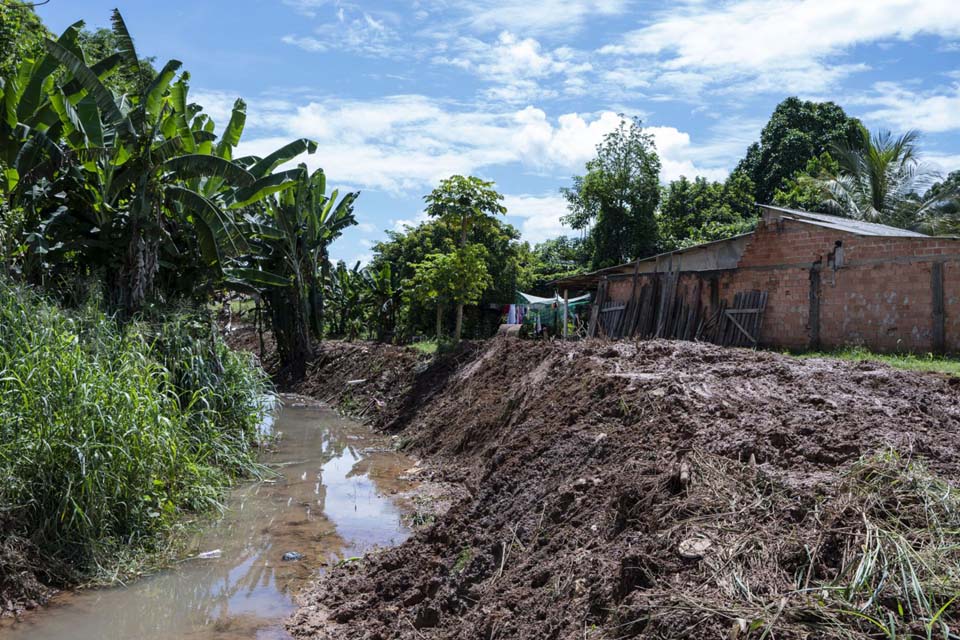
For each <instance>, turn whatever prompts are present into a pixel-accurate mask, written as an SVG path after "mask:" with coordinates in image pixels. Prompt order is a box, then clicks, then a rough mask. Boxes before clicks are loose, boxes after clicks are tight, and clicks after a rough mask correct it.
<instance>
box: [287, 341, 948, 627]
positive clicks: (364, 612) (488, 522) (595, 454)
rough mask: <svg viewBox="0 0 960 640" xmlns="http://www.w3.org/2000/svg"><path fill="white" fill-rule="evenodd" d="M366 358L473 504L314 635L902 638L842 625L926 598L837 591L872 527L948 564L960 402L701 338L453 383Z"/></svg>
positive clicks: (368, 575)
mask: <svg viewBox="0 0 960 640" xmlns="http://www.w3.org/2000/svg"><path fill="white" fill-rule="evenodd" d="M334 348H335V349H337V350H343V349H344V347H334ZM356 348H362V349H367V350H369V351H366V352H365V353H368V354H371V357H374V358H376V357H378V356H376V355H375V354H376V353H377V352H376V351H373V350H374V349H377V350H379V349H385V350H386V352H389V354H388V357H387V358H386V362H387V363H388V364H387V365H386V369H384V370H385V371H388V370H391V369H390V368H391V367H395V369H396V374H390V377H389V378H385V381H384V382H382V383H376V384H382V388H383V389H390V390H391V391H390V394H391V395H389V397H387V398H386V399H383V396H382V395H381V396H377V395H375V394H373V395H371V396H370V397H371V398H375V399H376V398H381V400H382V404H381V403H380V402H375V403H374V404H376V406H377V407H378V408H379V410H380V414H379V415H380V416H381V417H380V418H377V421H378V423H379V424H381V426H385V427H390V428H393V429H394V430H395V431H397V433H398V434H399V436H400V438H402V441H403V442H404V443H405V447H406V448H407V449H408V450H411V451H413V452H416V453H417V454H419V455H422V456H425V457H426V459H427V460H428V461H432V462H434V463H436V464H438V465H439V468H440V469H441V470H442V471H441V472H440V473H441V474H443V475H445V476H447V477H448V478H450V479H456V480H460V481H461V482H463V483H464V485H465V486H466V488H467V492H466V493H465V495H464V497H463V498H462V499H461V500H459V501H458V502H457V503H456V504H454V505H453V507H452V508H451V509H450V510H449V511H447V512H446V513H445V514H444V515H442V516H439V517H438V518H437V520H436V521H435V522H433V523H431V524H428V525H427V526H425V527H422V528H421V529H420V530H419V531H418V532H416V533H415V535H414V536H413V537H411V538H410V539H409V540H407V541H406V542H405V543H404V544H402V545H401V546H399V547H396V548H394V549H390V550H387V551H385V552H382V553H379V554H376V555H373V556H370V557H368V558H366V559H365V560H364V561H362V562H359V563H353V564H351V565H350V566H345V567H342V568H338V569H336V570H334V571H332V572H331V573H330V574H328V575H327V576H326V577H325V578H324V579H323V580H322V581H321V582H320V583H318V585H317V586H316V588H315V589H313V590H312V591H311V592H308V593H306V594H304V595H303V596H302V597H301V603H302V607H301V609H300V611H299V612H298V613H297V614H296V615H295V616H294V618H293V619H292V620H291V622H290V623H289V625H288V628H289V630H290V631H291V632H292V633H293V634H294V635H296V636H298V637H304V638H358V639H359V638H365V639H367V640H374V639H386V638H410V639H414V638H489V639H492V638H530V639H533V638H537V639H543V638H574V637H576V638H626V637H650V638H677V637H689V638H699V637H735V638H752V637H757V638H759V637H761V635H763V634H764V632H765V631H766V632H767V635H766V637H776V638H803V637H841V636H842V637H863V638H869V637H881V636H878V634H879V633H880V632H879V631H878V628H877V627H876V626H875V625H873V624H872V623H871V622H870V621H867V620H866V619H865V618H864V614H862V613H859V612H855V613H854V614H852V615H847V614H845V613H843V611H844V609H843V606H849V607H862V608H861V609H860V611H867V610H868V607H886V608H887V609H891V610H893V611H896V607H898V606H899V607H901V608H902V607H904V603H906V604H907V606H912V605H910V595H909V594H904V593H900V592H898V591H897V589H898V588H899V587H897V584H895V583H896V581H895V580H893V579H890V580H887V579H886V578H882V579H880V580H879V583H875V582H870V583H869V584H866V585H865V586H866V590H865V592H864V595H863V596H862V598H861V596H860V595H858V592H856V588H860V587H864V585H863V584H859V583H858V584H854V585H852V586H851V585H848V586H849V587H850V588H849V589H847V590H846V591H843V597H844V598H846V600H842V601H841V600H837V602H836V603H834V599H835V596H834V593H837V592H835V591H833V589H839V588H840V587H839V586H837V585H842V584H844V581H845V580H847V577H848V574H849V572H850V570H851V567H853V568H856V567H857V566H861V565H862V562H861V565H858V564H857V561H858V558H860V556H859V555H858V554H859V553H861V551H862V550H863V549H864V542H865V539H866V540H868V541H869V539H868V538H865V536H866V537H869V536H870V535H871V531H873V532H874V534H873V535H876V531H887V529H891V528H892V529H891V531H892V530H893V529H896V528H897V527H900V529H896V531H893V533H890V535H891V536H900V538H898V539H901V538H902V539H904V540H909V541H910V544H914V547H915V550H916V553H918V554H921V553H927V551H928V550H929V547H930V544H928V543H927V542H925V541H924V540H925V538H924V539H923V540H921V539H920V538H922V537H923V536H922V535H921V536H920V538H918V535H917V534H918V532H920V533H921V534H922V532H923V531H926V529H925V527H926V526H927V524H928V523H929V522H928V519H929V517H930V514H931V513H932V511H931V508H932V507H930V505H929V504H927V505H924V504H923V503H924V495H926V494H923V491H925V490H926V489H925V487H931V486H935V487H937V490H938V491H940V492H941V493H942V492H943V491H949V487H947V488H946V489H944V487H943V486H941V485H939V484H936V483H938V482H939V480H936V479H935V477H934V476H936V475H939V476H940V477H945V478H949V477H956V472H957V471H958V470H960V448H958V446H960V403H958V400H960V385H958V384H957V380H956V379H949V378H946V377H941V376H937V375H930V374H915V373H909V372H902V371H896V370H893V369H890V368H888V367H886V366H883V365H878V364H872V363H859V364H858V363H846V362H840V361H834V360H827V359H823V360H820V359H811V360H798V359H794V358H791V357H788V356H781V355H778V354H770V353H755V352H751V351H746V350H732V349H721V348H717V347H713V346H709V345H698V344H693V343H683V342H646V343H618V344H614V345H610V344H604V343H591V342H587V343H579V344H561V343H552V344H544V343H531V342H518V341H505V340H496V341H492V342H490V343H489V344H488V346H486V347H485V348H482V349H480V348H476V347H469V348H465V350H464V351H463V352H462V353H460V354H458V356H457V357H455V358H453V359H451V360H448V361H446V363H445V364H444V365H442V366H436V368H431V367H428V366H426V365H425V364H424V363H422V362H420V361H419V360H416V359H413V358H411V357H410V356H409V355H397V353H398V352H397V351H396V350H394V349H389V348H384V347H371V346H370V345H357V346H356ZM358 360H359V358H358V357H356V354H353V357H351V356H350V354H348V353H343V354H342V355H340V356H338V360H334V359H332V358H330V359H327V360H325V361H321V362H326V364H321V365H320V366H321V367H333V368H334V369H335V368H336V364H335V363H336V362H338V361H339V362H342V363H344V365H345V367H344V368H345V370H346V371H347V372H348V373H347V375H341V376H340V380H343V379H344V378H347V377H349V376H353V375H358V374H357V373H356V372H355V370H354V369H352V368H349V369H348V368H346V365H347V363H349V366H350V367H354V366H357V365H356V363H357V362H358ZM403 367H407V368H408V369H409V368H410V367H412V370H408V371H406V372H404V371H402V368H403ZM375 368H376V367H372V368H371V367H369V366H368V369H367V370H368V371H372V370H374V369H375ZM332 375H336V374H332ZM359 377H363V376H360V375H358V378H359ZM388 379H389V380H391V381H392V382H386V380H388ZM318 384H319V383H318ZM364 384H371V383H364ZM356 386H357V387H358V388H364V387H362V386H360V385H359V383H358V384H357V385H356ZM376 388H378V389H379V388H381V387H376ZM424 389H428V391H426V392H425V391H424ZM327 390H329V389H327ZM327 390H321V391H327ZM401 391H402V392H401ZM321 395H322V394H321ZM411 398H413V401H411ZM325 399H327V398H325ZM334 400H336V398H334ZM390 411H395V412H398V413H394V414H393V415H392V416H391V415H390V414H389V412H390ZM894 451H895V452H896V453H893V452H894ZM914 461H922V464H923V465H928V466H929V468H930V469H931V470H932V471H931V473H932V474H934V475H928V474H927V472H926V470H925V467H924V466H919V465H915V463H914ZM950 499H951V500H952V498H950ZM950 504H952V503H950ZM891 513H895V514H899V515H897V516H896V517H895V518H893V519H892V520H891V519H889V518H887V516H889V514H891ZM938 513H939V512H938ZM885 518H887V519H885ZM890 522H892V523H893V524H889V526H887V523H890ZM871 527H872V528H871ZM884 527H887V528H886V529H885V528H884ZM901 529H902V530H901ZM953 535H954V536H955V535H956V534H953ZM954 541H956V540H954ZM924 545H926V546H924ZM878 548H879V547H878ZM860 560H861V561H862V558H860ZM944 560H945V559H944ZM954 560H956V558H955V557H952V558H950V561H951V562H953V561H954ZM891 562H893V561H891ZM891 566H892V565H891ZM935 568H936V567H934V569H935ZM934 573H935V571H934ZM871 575H872V574H871ZM921 578H923V579H926V578H929V581H928V582H929V584H928V583H927V582H924V585H925V586H924V588H929V589H930V591H929V594H930V595H929V600H930V601H931V602H937V603H938V604H942V601H941V599H940V593H941V592H940V591H938V590H937V589H938V587H934V586H930V585H932V584H933V583H935V582H936V583H937V584H940V582H937V580H939V578H937V577H936V576H933V577H930V576H926V577H923V576H921ZM921 578H918V580H920V579H921ZM868 582H869V581H868ZM947 582H949V580H948V581H947ZM941 586H943V585H941ZM946 586H947V587H948V588H952V586H954V585H952V584H947V585H946ZM891 590H892V591H891ZM901 590H902V589H901ZM871 594H872V595H871ZM836 598H840V596H836ZM857 598H861V599H859V600H858V599H857ZM898 598H899V599H898ZM853 600H856V602H853V603H851V602H849V601H853ZM884 610H886V609H884ZM870 611H871V612H872V611H873V610H872V609H870ZM911 611H913V609H911ZM898 615H899V617H900V618H902V619H903V622H902V624H901V626H900V627H899V628H898V632H899V635H902V636H908V635H910V634H912V633H913V632H917V633H920V632H921V631H922V630H923V625H922V624H920V623H919V622H917V619H919V618H921V617H922V616H919V614H918V615H916V616H914V618H916V619H914V618H911V617H910V615H908V614H906V613H902V614H898ZM952 618H953V614H952V612H950V611H947V612H946V613H945V614H944V615H943V616H942V617H941V618H940V619H939V622H938V624H939V623H941V622H943V621H945V620H949V619H952ZM888 624H893V623H892V622H890V623H888ZM898 624H900V623H899V622H898ZM899 635H898V637H899Z"/></svg>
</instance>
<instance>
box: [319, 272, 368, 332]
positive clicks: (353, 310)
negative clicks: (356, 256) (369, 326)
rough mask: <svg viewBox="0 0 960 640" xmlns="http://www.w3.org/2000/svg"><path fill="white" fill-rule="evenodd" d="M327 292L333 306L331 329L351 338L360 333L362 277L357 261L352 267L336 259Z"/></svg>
mask: <svg viewBox="0 0 960 640" xmlns="http://www.w3.org/2000/svg"><path fill="white" fill-rule="evenodd" d="M327 292H328V295H329V296H330V302H331V306H332V307H333V318H332V320H333V330H334V333H335V334H336V335H339V336H341V337H344V338H347V339H349V340H352V339H354V338H357V337H358V336H359V335H360V332H361V330H362V329H363V320H364V315H365V314H364V305H363V302H364V295H363V294H364V277H363V271H362V270H361V269H360V263H359V262H357V263H356V264H354V265H353V267H352V268H349V267H347V265H346V264H345V263H344V262H343V261H342V260H340V261H338V262H337V264H336V266H335V267H334V268H333V270H332V271H331V272H330V277H329V280H328V282H327Z"/></svg>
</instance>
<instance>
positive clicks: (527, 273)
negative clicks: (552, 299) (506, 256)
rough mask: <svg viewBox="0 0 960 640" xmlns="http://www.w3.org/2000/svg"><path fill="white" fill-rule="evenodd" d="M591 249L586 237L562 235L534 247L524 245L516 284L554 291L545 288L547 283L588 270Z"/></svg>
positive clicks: (521, 287) (543, 291) (534, 290)
mask: <svg viewBox="0 0 960 640" xmlns="http://www.w3.org/2000/svg"><path fill="white" fill-rule="evenodd" d="M592 253H593V251H592V249H591V246H590V242H589V240H588V239H587V238H571V237H569V236H560V237H558V238H552V239H550V240H544V241H543V242H541V243H538V244H537V245H536V246H535V247H534V248H533V249H532V250H531V249H529V247H527V246H526V245H522V246H521V268H520V275H519V278H518V281H517V288H518V289H519V290H520V291H525V292H528V293H534V294H537V293H540V294H543V295H545V296H546V295H550V294H551V293H552V292H551V291H549V290H548V289H547V288H546V284H547V283H548V282H551V281H553V280H557V279H559V278H565V277H567V276H573V275H577V274H578V273H584V272H586V271H587V268H588V267H589V266H590V261H591V257H592Z"/></svg>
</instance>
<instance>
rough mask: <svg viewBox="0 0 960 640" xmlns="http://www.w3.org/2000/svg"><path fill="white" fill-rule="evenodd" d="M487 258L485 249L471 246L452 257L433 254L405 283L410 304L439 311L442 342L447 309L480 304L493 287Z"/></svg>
mask: <svg viewBox="0 0 960 640" xmlns="http://www.w3.org/2000/svg"><path fill="white" fill-rule="evenodd" d="M485 258H486V249H485V248H484V247H483V245H480V244H468V245H466V246H463V247H457V248H456V249H454V250H453V251H452V252H450V253H431V254H429V255H427V256H426V257H425V258H424V260H423V262H419V263H416V264H413V265H411V266H412V267H413V276H412V277H411V278H410V279H409V280H407V281H405V282H404V295H405V297H406V298H407V300H408V301H409V302H412V303H419V304H422V305H425V306H427V305H429V306H435V307H436V309H437V316H436V332H437V341H438V342H439V341H440V340H441V339H442V337H443V336H442V310H443V307H444V306H447V305H459V306H460V307H462V306H463V305H466V304H476V303H477V302H479V300H480V297H481V296H482V295H483V292H484V291H485V290H486V289H487V288H488V287H489V286H490V285H491V284H492V283H493V278H491V277H490V274H489V273H488V272H487V265H486V260H485ZM458 328H459V327H458ZM454 332H455V333H454V338H455V339H459V337H460V336H459V335H458V334H457V333H456V329H454Z"/></svg>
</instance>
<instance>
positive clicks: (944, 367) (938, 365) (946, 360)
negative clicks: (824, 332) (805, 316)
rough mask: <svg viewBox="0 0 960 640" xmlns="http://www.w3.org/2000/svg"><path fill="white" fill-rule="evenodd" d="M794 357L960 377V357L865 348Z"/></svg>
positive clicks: (810, 353) (813, 352)
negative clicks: (859, 363) (875, 364)
mask: <svg viewBox="0 0 960 640" xmlns="http://www.w3.org/2000/svg"><path fill="white" fill-rule="evenodd" d="M792 355H795V356H797V357H798V358H837V359H838V360H850V361H853V362H882V363H884V364H887V365H890V366H891V367H893V368H895V369H903V370H905V371H926V372H933V373H945V374H947V375H952V376H958V377H960V357H957V356H941V355H936V354H933V353H925V354H914V353H874V352H873V351H870V350H868V349H864V348H863V347H847V348H845V349H838V350H836V351H804V352H798V353H794V354H792Z"/></svg>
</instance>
